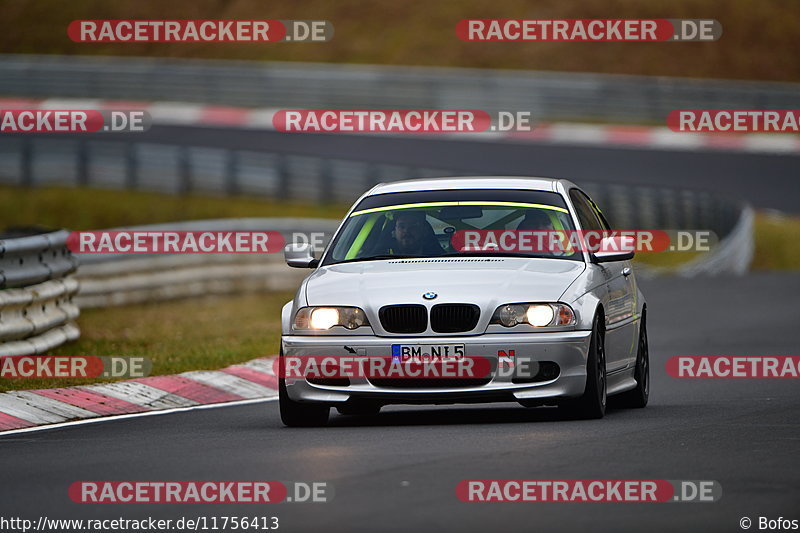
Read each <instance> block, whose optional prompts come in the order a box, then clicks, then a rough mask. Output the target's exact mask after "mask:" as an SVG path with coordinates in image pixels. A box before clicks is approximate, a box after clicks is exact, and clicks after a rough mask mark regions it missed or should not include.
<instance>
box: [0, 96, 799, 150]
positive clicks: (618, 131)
mask: <svg viewBox="0 0 800 533" xmlns="http://www.w3.org/2000/svg"><path fill="white" fill-rule="evenodd" d="M0 109H62V110H63V109H96V110H100V111H103V110H133V109H135V110H141V111H147V113H148V114H149V115H150V117H151V118H152V123H153V124H158V125H168V126H215V127H231V128H251V129H261V130H274V129H275V128H274V126H273V124H272V117H273V116H274V115H275V113H276V112H278V111H279V110H280V109H278V108H241V107H229V106H219V105H203V104H193V103H186V102H137V101H127V100H126V101H120V100H97V99H71V98H48V99H30V98H0ZM665 121H666V118H665ZM287 135H291V134H287ZM340 135H351V133H344V134H340ZM359 135H390V136H393V135H394V136H409V135H430V136H437V137H446V138H450V139H461V140H469V139H485V140H503V141H517V142H547V143H552V144H582V145H597V146H619V147H628V148H649V149H655V150H733V151H743V152H760V153H773V154H780V153H794V152H800V136H798V135H795V134H792V133H778V134H773V133H688V132H676V131H672V130H670V129H669V128H667V127H666V126H663V127H662V126H630V125H599V124H581V123H572V122H556V123H540V124H537V126H536V128H535V129H534V130H533V131H530V132H499V131H494V132H493V131H488V132H480V133H444V134H435V133H425V134H414V133H404V134H403V133H400V134H398V133H368V134H364V133H360V134H359Z"/></svg>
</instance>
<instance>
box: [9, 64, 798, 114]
mask: <svg viewBox="0 0 800 533" xmlns="http://www.w3.org/2000/svg"><path fill="white" fill-rule="evenodd" d="M0 95H15V96H27V97H40V96H45V97H49V96H61V97H80V98H107V99H129V100H175V99H178V100H181V101H186V102H202V103H208V104H221V105H229V106H230V105H233V106H247V107H250V106H252V107H261V106H267V107H275V106H281V107H288V108H292V107H301V108H302V107H306V108H341V109H354V108H356V109H369V108H383V109H387V108H398V109H407V108H417V109H446V108H451V109H484V110H486V111H488V112H493V111H498V110H508V111H516V110H525V111H531V112H532V113H533V116H534V117H535V118H536V119H539V120H565V119H567V120H568V119H574V118H578V119H581V120H606V121H611V122H653V121H655V122H663V121H664V120H665V117H666V116H667V114H668V113H669V112H670V111H673V110H675V109H714V108H717V109H731V108H738V109H765V108H772V109H793V108H798V107H800V90H799V89H798V84H792V83H766V82H747V81H729V80H701V79H692V78H668V77H647V76H627V75H608V74H578V73H553V72H538V71H513V70H494V69H485V70H483V69H463V68H440V67H400V66H377V65H348V64H322V63H280V62H254V61H209V60H185V59H158V58H128V57H86V56H54V55H21V54H19V55H18V54H9V55H0Z"/></svg>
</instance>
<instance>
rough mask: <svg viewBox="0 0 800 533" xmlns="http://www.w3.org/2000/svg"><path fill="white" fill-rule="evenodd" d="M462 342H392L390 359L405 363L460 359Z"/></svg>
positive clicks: (462, 347)
mask: <svg viewBox="0 0 800 533" xmlns="http://www.w3.org/2000/svg"><path fill="white" fill-rule="evenodd" d="M462 359H464V345H463V344H392V361H400V362H401V363H405V362H407V361H412V362H417V363H419V362H423V363H424V362H435V361H461V360H462Z"/></svg>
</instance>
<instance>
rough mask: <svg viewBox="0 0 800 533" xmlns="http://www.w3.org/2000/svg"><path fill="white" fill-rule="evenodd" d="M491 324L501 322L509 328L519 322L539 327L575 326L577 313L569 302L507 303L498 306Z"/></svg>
mask: <svg viewBox="0 0 800 533" xmlns="http://www.w3.org/2000/svg"><path fill="white" fill-rule="evenodd" d="M490 324H501V325H503V326H505V327H507V328H511V327H514V326H516V325H517V324H529V325H531V326H534V327H537V328H543V327H547V326H573V325H575V313H573V312H572V308H571V307H570V306H568V305H567V304H561V303H546V304H534V303H530V304H506V305H501V306H500V307H498V308H497V310H496V311H495V312H494V315H493V316H492V320H491V322H490Z"/></svg>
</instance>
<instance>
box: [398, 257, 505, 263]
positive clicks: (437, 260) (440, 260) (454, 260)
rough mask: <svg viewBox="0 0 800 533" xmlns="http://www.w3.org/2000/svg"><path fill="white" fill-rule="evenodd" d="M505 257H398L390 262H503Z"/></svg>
mask: <svg viewBox="0 0 800 533" xmlns="http://www.w3.org/2000/svg"><path fill="white" fill-rule="evenodd" d="M503 261H505V259H483V258H478V259H396V260H394V261H389V263H502V262H503Z"/></svg>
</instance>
